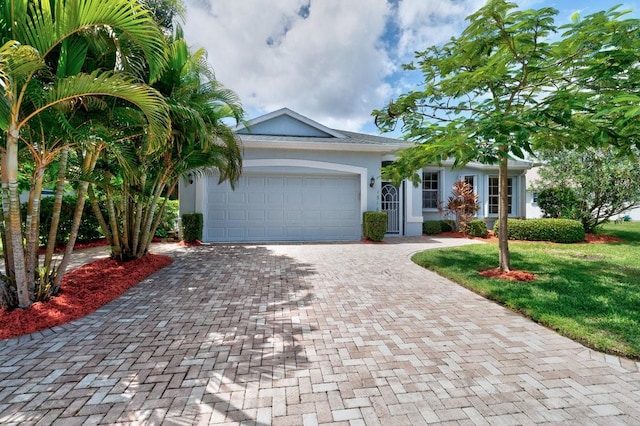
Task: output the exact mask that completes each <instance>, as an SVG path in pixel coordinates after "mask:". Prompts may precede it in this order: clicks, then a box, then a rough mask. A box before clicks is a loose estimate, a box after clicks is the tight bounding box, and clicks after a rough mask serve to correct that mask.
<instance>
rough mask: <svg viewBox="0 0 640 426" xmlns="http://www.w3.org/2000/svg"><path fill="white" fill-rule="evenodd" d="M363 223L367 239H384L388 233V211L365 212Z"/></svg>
mask: <svg viewBox="0 0 640 426" xmlns="http://www.w3.org/2000/svg"><path fill="white" fill-rule="evenodd" d="M362 225H363V227H364V229H363V233H364V237H365V238H366V239H367V240H371V241H382V239H383V238H384V234H386V233H387V212H364V213H363V214H362Z"/></svg>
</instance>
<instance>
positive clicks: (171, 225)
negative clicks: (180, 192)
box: [155, 199, 180, 238]
mask: <svg viewBox="0 0 640 426" xmlns="http://www.w3.org/2000/svg"><path fill="white" fill-rule="evenodd" d="M163 201H164V200H163V199H160V201H159V204H162V202H163ZM179 210H180V203H179V201H178V200H167V203H166V204H165V206H164V211H163V212H162V217H161V218H160V223H159V224H158V228H157V229H156V234H155V236H156V237H160V238H167V237H168V236H169V234H170V233H171V232H173V231H175V230H176V222H177V220H178V216H179V214H180V213H179Z"/></svg>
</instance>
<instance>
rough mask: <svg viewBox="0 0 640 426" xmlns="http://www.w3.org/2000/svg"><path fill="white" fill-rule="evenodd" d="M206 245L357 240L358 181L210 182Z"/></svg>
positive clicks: (251, 178) (277, 178)
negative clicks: (234, 242) (235, 242)
mask: <svg viewBox="0 0 640 426" xmlns="http://www.w3.org/2000/svg"><path fill="white" fill-rule="evenodd" d="M207 188H208V191H209V192H208V194H207V206H206V208H207V215H206V219H205V220H206V223H205V226H204V239H205V241H218V242H232V241H254V242H259V241H331V240H333V241H335V240H359V239H360V237H361V226H360V177H359V176H357V175H356V176H334V175H331V176H328V175H318V176H309V175H251V174H246V175H244V176H242V177H241V178H240V181H239V182H238V184H237V186H236V189H235V191H232V190H231V188H230V186H229V185H228V184H227V183H223V184H221V185H217V181H216V179H215V178H210V180H209V182H208V186H207Z"/></svg>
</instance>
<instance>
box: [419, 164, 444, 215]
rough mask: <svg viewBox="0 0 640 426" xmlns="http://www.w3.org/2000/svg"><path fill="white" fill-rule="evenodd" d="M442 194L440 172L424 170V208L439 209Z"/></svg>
mask: <svg viewBox="0 0 640 426" xmlns="http://www.w3.org/2000/svg"><path fill="white" fill-rule="evenodd" d="M439 194H440V173H439V172H422V208H423V209H437V208H438V199H439Z"/></svg>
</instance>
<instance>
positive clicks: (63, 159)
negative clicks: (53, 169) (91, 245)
mask: <svg viewBox="0 0 640 426" xmlns="http://www.w3.org/2000/svg"><path fill="white" fill-rule="evenodd" d="M68 159H69V148H63V149H62V152H61V154H60V163H59V169H58V182H57V184H56V195H55V197H56V198H55V199H54V200H53V213H52V214H53V216H52V217H51V227H50V228H49V237H48V238H47V249H46V251H45V254H44V266H45V268H46V269H47V272H49V271H50V269H51V260H52V259H53V253H54V251H55V248H56V238H57V237H58V225H59V224H60V212H61V211H62V198H63V196H64V183H65V176H66V174H67V161H68Z"/></svg>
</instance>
